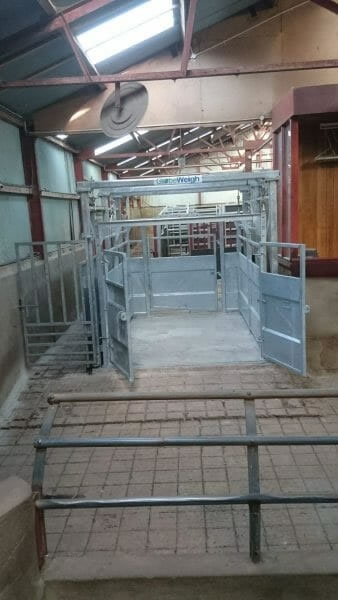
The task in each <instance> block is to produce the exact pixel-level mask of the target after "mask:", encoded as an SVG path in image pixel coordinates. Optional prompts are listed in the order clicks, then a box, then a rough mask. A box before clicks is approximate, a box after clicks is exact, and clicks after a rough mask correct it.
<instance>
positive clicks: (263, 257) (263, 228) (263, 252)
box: [260, 206, 267, 272]
mask: <svg viewBox="0 0 338 600" xmlns="http://www.w3.org/2000/svg"><path fill="white" fill-rule="evenodd" d="M260 233H261V235H260V241H261V243H262V245H261V269H262V271H264V272H266V268H267V259H266V246H265V245H264V242H266V212H265V207H264V206H262V208H261V232H260Z"/></svg>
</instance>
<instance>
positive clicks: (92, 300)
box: [86, 235, 98, 363]
mask: <svg viewBox="0 0 338 600" xmlns="http://www.w3.org/2000/svg"><path fill="white" fill-rule="evenodd" d="M92 243H93V242H92V237H91V236H90V235H88V236H87V237H86V261H87V282H88V300H89V311H90V329H91V350H89V347H88V350H89V357H90V356H91V360H89V362H90V363H94V362H97V363H98V330H97V327H98V323H97V304H96V289H95V287H96V286H95V270H94V257H93V245H92Z"/></svg>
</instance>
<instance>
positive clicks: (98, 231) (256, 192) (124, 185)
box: [78, 171, 306, 381]
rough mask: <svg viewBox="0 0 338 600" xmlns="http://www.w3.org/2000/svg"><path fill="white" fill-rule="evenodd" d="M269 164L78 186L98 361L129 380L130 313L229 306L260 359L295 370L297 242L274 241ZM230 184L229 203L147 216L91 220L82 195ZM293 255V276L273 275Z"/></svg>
mask: <svg viewBox="0 0 338 600" xmlns="http://www.w3.org/2000/svg"><path fill="white" fill-rule="evenodd" d="M278 177H279V174H278V173H277V172H275V171H257V172H251V173H245V172H241V173H218V174H214V175H203V176H202V175H201V176H196V177H192V176H191V177H181V178H180V177H177V178H170V177H169V178H168V177H166V178H158V179H148V180H142V181H141V180H123V181H122V180H120V181H109V182H107V181H105V182H97V181H89V182H82V183H80V184H79V185H78V192H79V193H80V195H81V203H82V213H83V216H84V222H85V224H86V232H85V233H86V235H87V236H88V237H90V238H92V239H94V240H95V248H96V278H97V282H96V287H97V291H98V305H99V307H100V310H99V315H100V325H101V332H102V336H101V342H102V344H101V350H102V356H103V364H104V365H105V366H111V365H114V366H116V367H117V368H118V369H119V370H120V371H122V372H123V373H124V374H125V375H126V376H127V377H128V378H129V380H130V381H132V380H133V358H132V339H131V320H132V318H133V316H134V315H137V314H148V315H149V314H151V311H153V310H157V311H158V310H159V309H171V310H172V309H185V310H203V311H217V310H223V311H231V310H237V311H239V312H240V313H241V315H242V316H243V318H244V320H245V322H246V324H247V326H248V328H249V329H250V331H251V333H252V335H253V336H254V337H255V339H256V341H257V342H258V343H259V344H260V346H261V351H262V356H263V357H264V358H266V359H268V360H271V361H274V362H277V363H278V364H281V365H284V366H286V367H288V368H290V369H292V370H294V371H296V372H298V373H302V374H305V371H306V357H305V311H306V307H305V248H304V246H303V245H301V244H281V243H279V242H278V241H277V220H276V219H277V218H276V212H277V211H276V182H277V180H278ZM220 190H224V191H226V190H238V194H239V193H241V197H242V202H241V203H239V204H237V205H236V206H234V208H233V210H231V207H229V206H225V205H224V206H221V208H219V207H218V208H217V207H216V208H215V207H206V206H202V207H201V206H198V207H189V208H187V207H184V206H182V205H180V206H178V207H176V208H175V207H169V208H168V209H167V210H165V211H162V213H161V214H160V215H159V216H157V217H152V218H140V219H120V220H113V221H95V220H93V219H92V214H93V213H91V212H90V210H89V206H90V202H91V197H92V196H91V195H92V194H94V191H95V197H96V198H99V199H100V203H102V199H103V200H107V198H108V199H109V202H110V203H111V202H115V203H121V202H122V200H123V199H125V198H128V197H129V196H133V197H134V196H147V195H163V194H166V195H168V194H173V195H177V194H182V193H184V194H188V193H191V192H196V191H198V192H200V191H209V192H212V191H220ZM279 254H283V256H284V257H285V256H288V255H289V256H291V255H297V257H298V258H299V262H300V274H299V277H289V276H286V275H283V274H281V273H280V272H279V260H278V255H279Z"/></svg>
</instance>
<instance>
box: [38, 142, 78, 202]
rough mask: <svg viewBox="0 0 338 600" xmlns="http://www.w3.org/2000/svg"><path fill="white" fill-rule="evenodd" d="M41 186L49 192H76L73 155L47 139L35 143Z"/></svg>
mask: <svg viewBox="0 0 338 600" xmlns="http://www.w3.org/2000/svg"><path fill="white" fill-rule="evenodd" d="M35 150H36V160H37V166H38V174H39V183H40V188H41V189H44V190H48V191H49V192H63V193H68V194H69V193H70V194H72V193H75V192H76V184H75V173H74V164H73V156H72V154H71V153H70V152H67V151H66V150H64V149H63V148H60V147H59V146H56V145H55V144H52V143H50V142H47V141H46V140H42V139H37V140H36V143H35Z"/></svg>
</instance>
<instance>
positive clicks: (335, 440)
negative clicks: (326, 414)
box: [34, 435, 338, 448]
mask: <svg viewBox="0 0 338 600" xmlns="http://www.w3.org/2000/svg"><path fill="white" fill-rule="evenodd" d="M312 445H313V446H331V445H332V446H337V445H338V436H337V435H336V436H285V437H284V436H263V435H237V436H236V435H233V436H221V435H215V436H198V437H196V436H192V437H170V438H167V437H139V438H138V437H110V438H109V437H106V438H68V439H67V438H66V439H60V438H39V439H38V440H36V441H35V442H34V447H35V448H143V447H149V446H152V447H155V448H160V447H163V446H168V447H169V446H178V447H183V446H312Z"/></svg>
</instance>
